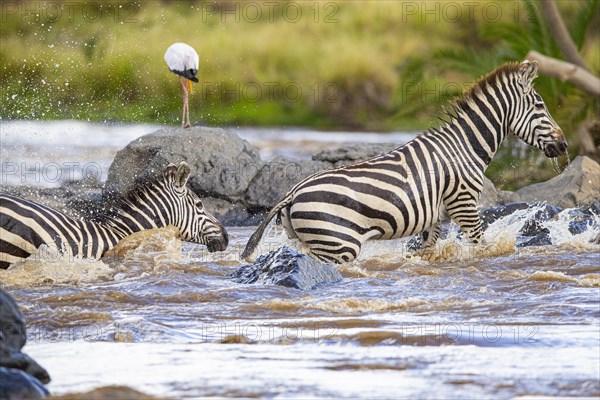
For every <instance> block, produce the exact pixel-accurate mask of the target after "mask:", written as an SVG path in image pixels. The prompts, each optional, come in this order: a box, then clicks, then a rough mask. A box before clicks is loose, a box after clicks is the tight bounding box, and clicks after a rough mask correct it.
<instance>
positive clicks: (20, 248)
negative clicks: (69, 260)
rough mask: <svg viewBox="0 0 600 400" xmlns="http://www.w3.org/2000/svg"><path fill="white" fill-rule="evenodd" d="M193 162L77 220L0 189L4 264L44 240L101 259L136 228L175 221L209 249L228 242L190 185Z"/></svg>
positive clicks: (188, 237) (189, 237) (221, 247)
mask: <svg viewBox="0 0 600 400" xmlns="http://www.w3.org/2000/svg"><path fill="white" fill-rule="evenodd" d="M189 176H190V167H189V166H188V165H187V163H185V162H181V163H180V164H179V166H175V165H173V164H170V165H169V166H167V167H166V168H165V170H164V171H163V174H162V176H161V177H160V178H152V179H148V180H147V181H146V182H143V183H142V182H140V183H138V184H136V186H135V187H134V188H133V190H131V191H130V192H129V193H128V194H127V195H125V196H124V197H123V198H122V199H119V200H118V201H117V202H116V205H115V206H114V207H113V210H112V211H111V212H110V213H109V214H106V215H103V216H100V217H98V218H93V219H90V220H76V219H73V218H71V217H69V216H67V215H65V214H63V213H61V212H59V211H56V210H54V209H52V208H49V207H46V206H44V205H41V204H38V203H34V202H32V201H29V200H24V199H21V198H18V197H14V196H9V195H4V194H1V195H0V268H3V269H6V268H8V267H9V266H10V265H11V264H13V263H15V262H17V261H20V260H23V259H25V258H27V257H28V256H29V255H30V254H32V253H34V252H35V251H37V250H38V249H39V247H40V246H41V245H43V244H46V245H48V246H49V247H50V248H52V249H55V250H58V251H60V252H65V253H66V254H68V255H70V256H76V257H80V258H95V259H100V257H102V255H103V254H104V253H105V252H106V251H108V250H110V249H111V248H112V247H114V246H115V245H116V244H117V242H118V241H119V240H121V239H123V238H124V237H126V236H129V235H131V234H132V233H135V232H139V231H142V230H146V229H153V228H162V227H165V226H168V225H173V226H175V227H176V228H178V229H179V231H180V233H181V237H182V239H183V240H186V241H190V242H195V243H199V244H204V245H206V246H207V248H208V251H210V252H213V251H223V250H225V249H226V248H227V244H228V236H227V232H226V231H225V229H224V228H223V226H221V224H220V223H219V221H217V219H216V218H215V217H214V216H212V215H211V214H210V213H208V212H207V211H206V210H205V209H204V206H203V204H202V202H201V201H200V198H198V196H197V195H196V194H195V193H194V192H193V191H191V190H190V189H189V188H188V187H187V186H186V183H187V180H188V178H189Z"/></svg>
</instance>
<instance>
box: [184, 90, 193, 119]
mask: <svg viewBox="0 0 600 400" xmlns="http://www.w3.org/2000/svg"><path fill="white" fill-rule="evenodd" d="M186 83H187V84H188V86H189V87H190V89H189V92H190V93H192V81H189V80H188V81H187V82H186ZM185 116H186V118H187V124H186V126H185V127H186V128H189V127H191V126H192V124H191V122H190V105H189V104H188V98H187V96H186V98H185Z"/></svg>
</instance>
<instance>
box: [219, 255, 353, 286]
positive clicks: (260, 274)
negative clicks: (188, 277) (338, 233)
mask: <svg viewBox="0 0 600 400" xmlns="http://www.w3.org/2000/svg"><path fill="white" fill-rule="evenodd" d="M230 278H231V279H233V280H234V281H236V282H239V283H257V284H262V285H280V286H286V287H291V288H296V289H302V290H310V289H313V288H315V287H316V286H318V285H321V284H324V283H333V282H339V281H341V280H342V275H341V274H340V273H339V272H338V270H337V269H336V268H335V267H334V266H333V265H330V264H324V263H321V262H319V261H317V260H315V259H314V258H312V257H309V256H307V255H306V254H300V253H298V252H297V251H295V250H292V249H291V248H289V247H287V246H283V247H281V248H279V249H277V250H275V251H271V252H270V253H267V254H264V255H262V256H260V257H258V258H257V259H256V261H255V262H254V263H253V264H250V265H243V266H241V267H240V268H239V269H238V270H237V271H236V272H234V273H233V274H231V275H230Z"/></svg>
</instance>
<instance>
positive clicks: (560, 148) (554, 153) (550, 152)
mask: <svg viewBox="0 0 600 400" xmlns="http://www.w3.org/2000/svg"><path fill="white" fill-rule="evenodd" d="M567 147H569V145H568V144H567V141H566V140H564V139H562V140H561V141H560V142H552V143H548V144H547V145H546V146H545V147H544V154H545V155H546V157H548V158H555V157H558V156H560V155H562V154H565V151H567Z"/></svg>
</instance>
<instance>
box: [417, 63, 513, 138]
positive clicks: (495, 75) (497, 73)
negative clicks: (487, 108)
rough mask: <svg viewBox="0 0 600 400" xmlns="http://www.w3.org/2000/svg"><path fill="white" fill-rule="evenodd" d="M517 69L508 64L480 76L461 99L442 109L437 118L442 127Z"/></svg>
mask: <svg viewBox="0 0 600 400" xmlns="http://www.w3.org/2000/svg"><path fill="white" fill-rule="evenodd" d="M519 67H520V63H519V62H516V61H514V62H508V63H506V64H503V65H501V66H500V67H498V68H496V69H495V70H494V71H492V72H490V73H489V74H487V75H484V76H482V77H481V78H479V80H477V82H475V83H474V84H473V85H471V87H470V88H469V89H467V90H466V91H465V92H464V94H463V95H462V96H461V97H457V98H455V99H454V100H452V101H451V102H450V105H449V107H444V109H443V113H442V114H441V115H438V117H437V118H438V119H439V120H440V121H441V122H442V124H443V125H449V124H452V123H453V122H455V121H456V119H457V118H458V116H459V115H460V114H461V112H462V111H463V110H464V109H465V108H468V104H469V102H470V101H471V100H472V99H473V97H475V96H477V95H478V94H479V93H481V92H482V91H483V90H485V89H486V87H487V86H489V85H493V84H494V83H495V82H497V81H498V79H500V78H501V77H502V76H505V75H511V74H514V73H517V72H518V71H519ZM439 128H441V126H440V127H437V128H429V129H428V130H426V131H425V132H426V133H427V132H439Z"/></svg>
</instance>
